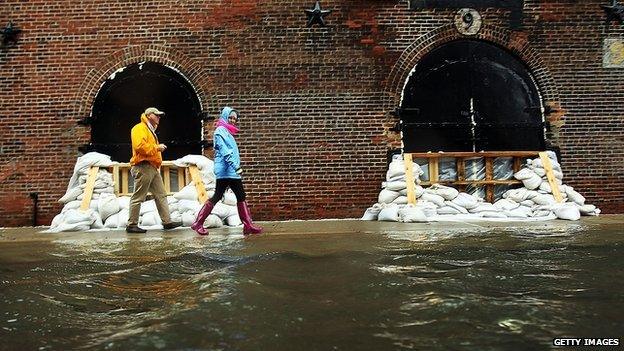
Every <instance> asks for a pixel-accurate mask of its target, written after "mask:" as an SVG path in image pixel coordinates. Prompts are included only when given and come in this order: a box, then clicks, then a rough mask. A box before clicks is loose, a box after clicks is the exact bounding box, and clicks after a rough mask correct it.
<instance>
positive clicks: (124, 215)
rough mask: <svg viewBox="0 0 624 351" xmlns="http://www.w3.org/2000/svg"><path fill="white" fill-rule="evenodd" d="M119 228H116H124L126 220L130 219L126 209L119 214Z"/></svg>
mask: <svg viewBox="0 0 624 351" xmlns="http://www.w3.org/2000/svg"><path fill="white" fill-rule="evenodd" d="M117 216H119V226H118V228H121V227H125V226H126V225H127V224H128V219H129V218H130V211H129V210H128V209H127V208H122V209H121V211H119V213H117Z"/></svg>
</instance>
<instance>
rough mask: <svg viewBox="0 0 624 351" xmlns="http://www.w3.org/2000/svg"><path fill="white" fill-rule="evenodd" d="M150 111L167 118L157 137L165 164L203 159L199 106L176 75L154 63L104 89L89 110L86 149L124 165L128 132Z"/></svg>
mask: <svg viewBox="0 0 624 351" xmlns="http://www.w3.org/2000/svg"><path fill="white" fill-rule="evenodd" d="M152 106H153V107H157V108H158V109H159V110H161V111H164V112H165V113H166V115H165V117H164V118H161V120H160V125H159V127H158V129H157V131H156V134H157V135H158V139H159V141H160V142H161V143H164V144H166V145H167V150H166V151H165V152H163V158H164V159H166V160H173V159H177V158H180V157H183V156H185V155H188V154H201V152H202V149H203V142H202V140H201V138H202V120H201V103H200V101H199V98H198V97H197V94H196V93H195V89H194V88H193V86H192V85H191V84H190V83H189V82H188V80H186V78H184V77H183V76H182V75H181V74H180V73H179V72H177V71H176V70H174V69H172V68H169V67H166V66H163V65H161V64H158V63H155V62H143V63H136V64H132V65H129V66H127V67H125V68H124V69H123V70H122V71H120V72H117V73H116V74H115V75H114V76H111V78H109V79H107V80H106V82H105V83H104V84H103V85H102V87H101V88H100V91H99V92H98V95H97V97H96V98H95V103H94V105H93V111H92V123H91V145H90V149H91V150H93V151H97V152H101V153H103V154H106V155H110V156H111V158H112V159H113V160H115V161H119V162H128V161H129V160H130V157H131V156H132V146H131V143H130V129H132V127H133V126H134V125H135V124H137V123H139V122H140V116H141V114H142V113H143V111H145V109H146V108H147V107H152Z"/></svg>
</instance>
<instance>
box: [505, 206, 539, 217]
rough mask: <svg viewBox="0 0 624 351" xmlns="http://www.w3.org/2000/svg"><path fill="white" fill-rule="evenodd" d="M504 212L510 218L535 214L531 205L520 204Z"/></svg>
mask: <svg viewBox="0 0 624 351" xmlns="http://www.w3.org/2000/svg"><path fill="white" fill-rule="evenodd" d="M503 213H504V214H505V215H506V216H507V217H510V218H528V217H531V216H532V215H533V210H531V208H530V207H526V206H519V207H517V208H514V209H511V210H505V211H503Z"/></svg>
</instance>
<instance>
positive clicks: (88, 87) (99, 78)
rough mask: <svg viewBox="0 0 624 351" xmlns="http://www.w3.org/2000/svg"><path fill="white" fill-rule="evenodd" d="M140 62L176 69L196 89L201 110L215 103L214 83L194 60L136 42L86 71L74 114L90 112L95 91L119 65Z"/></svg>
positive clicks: (83, 114) (123, 65) (79, 89)
mask: <svg viewBox="0 0 624 351" xmlns="http://www.w3.org/2000/svg"><path fill="white" fill-rule="evenodd" d="M143 61H152V62H157V63H160V64H162V65H166V66H169V67H172V68H174V69H176V70H178V71H179V72H180V74H182V76H184V77H185V78H186V79H187V80H188V81H189V83H190V84H191V86H192V87H193V88H194V89H195V93H196V94H197V96H198V97H199V100H200V102H201V106H202V109H203V110H207V109H208V108H209V107H210V106H211V105H212V106H214V105H215V101H213V100H214V98H213V96H214V93H213V90H214V88H213V85H212V84H211V82H210V80H209V78H208V77H207V75H206V74H204V73H203V70H202V66H201V65H200V64H199V63H197V61H196V60H193V59H192V58H190V57H188V56H187V55H185V54H183V53H181V52H179V51H175V50H172V49H171V48H168V47H166V46H162V45H137V46H129V47H126V48H124V49H121V50H119V51H116V52H114V53H113V54H111V55H109V56H108V57H106V58H105V59H103V60H102V61H100V63H99V64H98V65H97V66H96V67H94V68H93V69H91V70H90V71H89V72H88V73H87V76H86V77H85V78H84V80H83V81H82V84H81V85H80V87H79V88H78V92H77V94H76V98H75V100H74V101H75V102H76V107H75V110H74V112H75V113H74V116H78V117H80V118H83V117H86V116H88V115H90V113H91V107H92V106H93V103H94V101H95V97H96V96H97V93H98V92H99V90H100V88H101V86H102V84H103V83H104V81H106V79H108V77H110V75H111V74H113V73H114V72H115V71H117V70H118V69H120V68H123V67H127V66H129V65H131V64H134V63H139V62H143Z"/></svg>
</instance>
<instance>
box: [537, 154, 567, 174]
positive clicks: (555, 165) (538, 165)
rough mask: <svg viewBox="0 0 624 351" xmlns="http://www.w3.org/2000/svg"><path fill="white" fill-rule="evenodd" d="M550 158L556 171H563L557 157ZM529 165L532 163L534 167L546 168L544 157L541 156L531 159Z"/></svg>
mask: <svg viewBox="0 0 624 351" xmlns="http://www.w3.org/2000/svg"><path fill="white" fill-rule="evenodd" d="M549 158H550V164H551V166H552V168H553V170H554V171H559V172H561V165H560V164H559V162H558V161H557V159H556V158H554V159H553V158H551V157H549ZM529 165H531V166H532V167H534V168H544V164H543V163H542V159H541V158H540V157H538V158H535V159H532V160H529Z"/></svg>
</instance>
